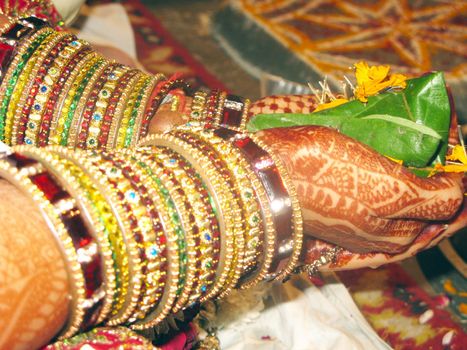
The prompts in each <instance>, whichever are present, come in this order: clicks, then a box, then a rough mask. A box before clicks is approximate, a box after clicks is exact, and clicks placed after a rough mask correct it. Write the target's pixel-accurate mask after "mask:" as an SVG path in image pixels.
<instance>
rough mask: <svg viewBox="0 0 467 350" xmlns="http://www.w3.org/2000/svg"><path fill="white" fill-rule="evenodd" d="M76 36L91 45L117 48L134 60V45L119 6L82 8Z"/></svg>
mask: <svg viewBox="0 0 467 350" xmlns="http://www.w3.org/2000/svg"><path fill="white" fill-rule="evenodd" d="M80 15H81V16H83V17H84V20H80V21H79V23H77V24H76V25H77V26H78V27H77V28H76V29H77V32H76V35H77V36H78V37H79V38H80V39H84V40H86V41H89V42H90V43H92V44H97V45H103V46H111V47H116V48H119V49H120V50H122V51H124V52H125V53H127V54H128V55H129V56H130V57H132V58H134V59H136V58H137V57H136V56H137V54H136V44H135V37H134V34H133V28H132V27H131V23H130V20H129V18H128V15H127V13H126V11H125V9H124V8H123V6H122V5H120V4H104V5H95V6H90V7H89V6H83V7H82V9H81V14H80Z"/></svg>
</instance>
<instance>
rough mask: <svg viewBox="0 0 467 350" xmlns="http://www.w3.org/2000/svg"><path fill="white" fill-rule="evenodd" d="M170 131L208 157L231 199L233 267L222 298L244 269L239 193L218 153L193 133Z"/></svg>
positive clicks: (243, 223)
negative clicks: (233, 223)
mask: <svg viewBox="0 0 467 350" xmlns="http://www.w3.org/2000/svg"><path fill="white" fill-rule="evenodd" d="M170 133H171V134H172V135H174V136H176V137H177V138H179V139H181V140H183V141H184V142H186V143H188V144H189V145H190V146H191V147H194V148H196V149H198V150H199V151H200V152H201V153H203V154H205V155H206V156H207V157H208V158H209V160H210V164H211V166H213V167H214V168H215V169H216V171H217V172H218V174H219V175H220V176H221V179H222V180H223V182H224V189H225V192H226V193H228V195H229V197H230V198H231V199H232V200H231V202H230V205H231V210H232V214H233V216H234V220H235V228H236V230H235V235H234V240H235V242H234V247H235V250H234V260H233V263H232V266H233V268H231V270H230V273H229V276H228V279H227V281H226V283H225V287H224V289H223V290H222V292H221V293H220V294H219V298H222V297H224V296H226V295H227V294H228V293H229V292H230V290H231V289H232V288H233V287H235V286H236V284H237V283H238V281H239V279H240V277H241V275H242V273H243V270H244V263H245V262H244V257H245V234H246V227H247V225H248V223H247V222H246V220H245V216H244V212H243V211H242V203H241V198H240V197H241V195H240V193H239V192H238V188H237V187H236V186H235V183H234V181H233V179H232V175H231V173H230V172H229V170H228V169H227V168H226V167H225V164H223V162H222V161H221V160H220V157H219V155H218V154H216V153H215V152H214V150H213V149H212V148H211V147H209V146H208V144H206V143H205V142H203V141H202V140H200V139H199V138H197V137H195V136H194V135H193V134H190V133H187V132H183V131H182V130H179V129H175V130H172V131H171V132H170Z"/></svg>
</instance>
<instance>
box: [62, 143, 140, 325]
mask: <svg viewBox="0 0 467 350" xmlns="http://www.w3.org/2000/svg"><path fill="white" fill-rule="evenodd" d="M54 149H55V151H56V153H57V154H59V155H60V156H61V157H63V158H66V159H68V160H70V161H71V162H73V163H74V164H75V165H76V166H78V167H79V168H81V170H82V171H83V173H84V174H85V175H86V176H88V177H89V179H90V180H91V181H92V183H93V184H94V185H95V186H96V188H97V189H98V191H99V193H100V194H101V195H102V196H103V197H104V198H105V201H106V203H108V205H109V207H110V210H111V212H110V213H109V212H108V207H107V206H101V208H102V209H104V210H105V212H107V215H108V218H107V220H111V219H115V220H116V221H117V224H118V227H119V229H120V230H119V233H121V238H122V239H123V241H124V243H125V247H126V254H125V253H124V252H123V251H122V250H123V249H121V257H122V260H121V266H122V276H121V277H122V278H121V280H120V282H121V291H122V293H121V299H117V300H116V301H115V303H114V306H113V310H112V316H113V318H111V320H110V321H108V323H109V324H113V325H115V324H118V322H115V321H113V319H114V318H115V316H118V317H119V315H120V314H122V313H123V312H124V311H125V310H126V309H127V306H130V307H132V305H133V304H136V303H137V302H138V299H139V297H138V295H137V294H138V293H137V290H139V288H140V285H141V283H142V280H143V271H142V266H141V258H140V253H139V251H138V247H137V242H136V241H135V239H134V236H133V233H132V228H131V226H130V223H129V221H128V219H127V216H128V212H127V210H126V209H125V208H124V207H123V205H122V203H121V200H119V198H118V197H117V192H116V191H115V190H111V191H109V189H112V188H113V184H112V183H111V181H110V179H109V178H110V177H113V176H114V171H113V169H112V168H108V167H107V166H106V165H104V161H102V160H100V159H99V157H98V156H97V155H96V154H95V153H94V152H79V151H77V150H75V151H74V152H71V151H69V150H67V149H65V148H63V147H56V148H54ZM94 157H97V159H95V158H94ZM91 158H94V159H92V161H91ZM114 242H115V243H114V244H117V245H119V244H120V243H119V239H118V238H117V237H115V238H114ZM114 252H115V251H114ZM117 253H118V252H117ZM117 258H118V256H117ZM126 267H127V270H125V268H126Z"/></svg>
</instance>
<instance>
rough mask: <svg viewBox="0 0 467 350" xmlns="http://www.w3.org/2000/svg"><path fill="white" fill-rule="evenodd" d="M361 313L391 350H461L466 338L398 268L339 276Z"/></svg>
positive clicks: (441, 305) (437, 303) (441, 308)
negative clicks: (393, 349) (392, 349)
mask: <svg viewBox="0 0 467 350" xmlns="http://www.w3.org/2000/svg"><path fill="white" fill-rule="evenodd" d="M339 277H340V279H341V280H342V281H343V282H344V283H345V285H346V286H347V287H348V289H349V291H350V293H351V294H352V296H353V298H354V300H355V302H356V303H357V305H358V306H359V308H360V310H361V312H362V313H363V315H364V316H365V317H366V319H367V320H368V321H369V323H370V324H371V325H372V326H373V328H374V329H375V330H376V332H377V333H378V334H379V336H380V337H381V338H383V339H384V340H385V341H386V342H387V343H388V344H390V345H391V346H392V347H393V348H395V349H410V350H418V349H420V350H422V349H450V350H455V349H459V350H460V349H465V344H467V334H466V333H465V331H464V330H463V329H462V327H461V326H460V325H459V323H457V322H455V321H454V320H453V318H452V315H451V313H450V312H449V311H448V310H446V309H444V307H445V306H446V303H443V302H440V300H439V298H431V297H430V296H429V295H428V294H427V292H426V291H424V290H423V289H422V288H421V286H419V285H418V284H417V283H416V282H415V281H414V280H412V279H411V278H410V277H409V276H408V274H407V273H406V272H405V271H404V269H403V268H402V267H401V266H400V265H399V264H391V265H388V266H385V267H384V268H380V269H376V270H371V269H362V270H358V271H352V272H344V273H339Z"/></svg>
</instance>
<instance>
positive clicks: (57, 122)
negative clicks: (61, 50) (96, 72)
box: [49, 52, 99, 145]
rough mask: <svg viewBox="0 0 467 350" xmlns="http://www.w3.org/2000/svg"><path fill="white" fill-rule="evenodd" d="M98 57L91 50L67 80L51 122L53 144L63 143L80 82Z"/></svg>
mask: <svg viewBox="0 0 467 350" xmlns="http://www.w3.org/2000/svg"><path fill="white" fill-rule="evenodd" d="M98 59H99V58H98V57H97V54H96V53H95V52H90V53H89V54H88V55H86V57H84V58H83V59H82V60H81V61H80V62H79V63H78V64H77V65H76V66H75V69H73V70H72V71H71V73H70V76H69V77H68V79H67V81H66V82H65V86H64V88H63V92H62V93H61V94H60V97H59V100H58V102H57V108H56V110H55V113H54V118H53V119H52V122H51V124H50V136H49V142H50V144H51V145H59V144H60V143H61V136H62V132H63V130H64V127H65V120H66V117H67V116H68V111H69V110H70V106H71V104H72V101H73V98H74V96H75V94H76V91H77V89H78V86H79V83H80V82H81V81H82V79H83V78H84V76H85V75H86V73H87V71H88V70H89V69H90V68H91V66H92V65H94V64H95V63H96V62H97V60H98Z"/></svg>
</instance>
